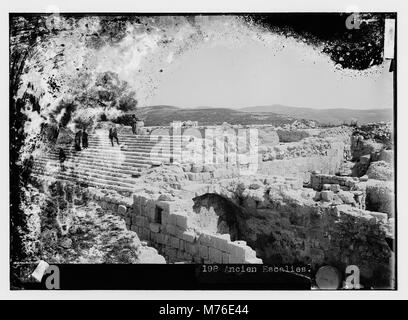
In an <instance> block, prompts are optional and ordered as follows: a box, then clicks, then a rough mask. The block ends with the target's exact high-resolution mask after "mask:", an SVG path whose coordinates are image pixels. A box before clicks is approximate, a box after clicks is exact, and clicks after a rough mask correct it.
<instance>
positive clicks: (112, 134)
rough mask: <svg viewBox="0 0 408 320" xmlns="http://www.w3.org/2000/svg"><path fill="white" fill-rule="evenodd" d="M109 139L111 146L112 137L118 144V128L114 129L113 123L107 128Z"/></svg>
mask: <svg viewBox="0 0 408 320" xmlns="http://www.w3.org/2000/svg"><path fill="white" fill-rule="evenodd" d="M109 139H110V141H111V143H112V147H113V139H116V142H117V144H118V145H119V139H118V130H117V129H116V126H115V125H113V126H112V127H111V128H110V129H109Z"/></svg>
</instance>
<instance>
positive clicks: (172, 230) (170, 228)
mask: <svg viewBox="0 0 408 320" xmlns="http://www.w3.org/2000/svg"><path fill="white" fill-rule="evenodd" d="M166 232H167V233H168V234H171V235H173V236H175V235H176V233H177V229H176V226H175V225H173V224H168V225H166Z"/></svg>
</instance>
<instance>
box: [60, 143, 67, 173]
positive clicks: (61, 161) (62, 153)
mask: <svg viewBox="0 0 408 320" xmlns="http://www.w3.org/2000/svg"><path fill="white" fill-rule="evenodd" d="M58 158H59V162H60V166H61V171H64V170H65V167H64V162H65V159H66V158H67V156H66V155H65V152H64V149H62V148H60V149H59V155H58Z"/></svg>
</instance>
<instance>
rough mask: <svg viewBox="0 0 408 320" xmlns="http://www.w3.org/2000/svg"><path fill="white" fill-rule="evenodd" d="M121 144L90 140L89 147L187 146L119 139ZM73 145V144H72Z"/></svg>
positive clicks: (185, 144)
mask: <svg viewBox="0 0 408 320" xmlns="http://www.w3.org/2000/svg"><path fill="white" fill-rule="evenodd" d="M119 143H120V146H118V144H117V143H116V141H115V142H114V144H113V147H112V143H111V142H110V141H89V142H88V147H94V146H105V147H109V148H119V147H121V146H123V145H126V146H128V147H133V148H145V149H146V148H148V149H151V148H153V147H155V146H159V147H160V148H163V147H165V148H183V147H186V146H187V143H184V144H182V143H179V144H175V145H174V144H171V143H167V142H160V143H157V142H141V141H123V140H119ZM72 147H73V145H72Z"/></svg>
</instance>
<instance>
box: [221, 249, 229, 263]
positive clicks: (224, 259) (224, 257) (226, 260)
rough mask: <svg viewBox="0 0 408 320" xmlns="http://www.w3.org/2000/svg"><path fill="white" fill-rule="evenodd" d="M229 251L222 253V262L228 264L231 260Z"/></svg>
mask: <svg viewBox="0 0 408 320" xmlns="http://www.w3.org/2000/svg"><path fill="white" fill-rule="evenodd" d="M229 256H230V255H229V253H227V252H223V253H222V263H225V264H228V263H230V262H229Z"/></svg>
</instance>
